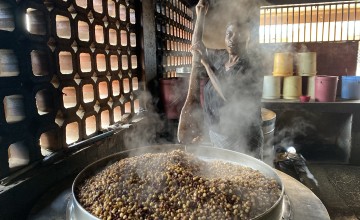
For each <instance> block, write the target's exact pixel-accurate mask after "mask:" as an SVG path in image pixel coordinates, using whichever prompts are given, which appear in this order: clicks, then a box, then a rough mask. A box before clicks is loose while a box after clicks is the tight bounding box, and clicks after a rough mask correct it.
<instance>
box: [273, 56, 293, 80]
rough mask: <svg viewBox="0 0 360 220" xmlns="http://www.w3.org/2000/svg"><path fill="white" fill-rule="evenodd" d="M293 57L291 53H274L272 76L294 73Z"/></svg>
mask: <svg viewBox="0 0 360 220" xmlns="http://www.w3.org/2000/svg"><path fill="white" fill-rule="evenodd" d="M293 65H294V58H293V55H292V53H275V55H274V71H273V75H274V76H292V75H293V73H294V68H293Z"/></svg>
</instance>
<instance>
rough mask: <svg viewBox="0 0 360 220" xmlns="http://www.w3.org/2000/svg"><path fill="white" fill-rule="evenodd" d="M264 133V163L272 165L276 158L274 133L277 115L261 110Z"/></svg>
mask: <svg viewBox="0 0 360 220" xmlns="http://www.w3.org/2000/svg"><path fill="white" fill-rule="evenodd" d="M261 118H262V131H263V134H264V144H263V161H264V162H265V163H267V164H271V163H272V160H273V157H274V146H273V145H274V131H275V122H276V114H275V112H273V111H271V110H269V109H266V108H261Z"/></svg>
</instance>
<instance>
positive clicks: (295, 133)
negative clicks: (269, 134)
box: [274, 112, 316, 150]
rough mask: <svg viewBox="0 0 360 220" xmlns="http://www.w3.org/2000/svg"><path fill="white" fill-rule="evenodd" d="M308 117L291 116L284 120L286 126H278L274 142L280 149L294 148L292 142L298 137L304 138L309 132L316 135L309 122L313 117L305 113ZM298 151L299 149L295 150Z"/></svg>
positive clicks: (313, 127)
mask: <svg viewBox="0 0 360 220" xmlns="http://www.w3.org/2000/svg"><path fill="white" fill-rule="evenodd" d="M307 116H308V117H306V118H305V117H301V116H296V115H292V116H290V117H289V118H288V119H287V120H286V124H283V125H279V129H278V130H277V132H276V136H275V140H274V142H275V143H276V144H277V146H280V147H289V146H295V145H296V143H295V142H294V140H295V139H296V138H298V137H306V136H307V135H308V134H309V132H311V131H313V133H316V127H315V125H314V124H313V123H312V122H311V121H310V120H309V119H310V118H313V117H314V116H313V115H312V114H311V113H309V112H307ZM297 150H299V149H297Z"/></svg>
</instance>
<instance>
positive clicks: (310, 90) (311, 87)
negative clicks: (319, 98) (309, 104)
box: [306, 76, 315, 99]
mask: <svg viewBox="0 0 360 220" xmlns="http://www.w3.org/2000/svg"><path fill="white" fill-rule="evenodd" d="M306 95H308V96H310V98H311V99H315V76H309V77H308V79H307V92H306Z"/></svg>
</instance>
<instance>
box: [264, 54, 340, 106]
mask: <svg viewBox="0 0 360 220" xmlns="http://www.w3.org/2000/svg"><path fill="white" fill-rule="evenodd" d="M294 63H295V67H296V71H295V75H294ZM316 74H317V68H316V53H315V52H303V53H297V54H296V55H295V56H294V55H293V54H292V53H289V52H288V53H275V55H274V70H273V74H272V75H271V76H264V84H263V98H264V99H280V98H281V97H282V98H283V99H289V100H299V99H300V100H301V101H304V102H307V101H309V100H310V98H311V99H314V100H315V101H317V102H333V101H335V97H336V89H337V81H338V77H337V76H325V75H322V76H316ZM303 84H304V85H303ZM303 88H304V91H303Z"/></svg>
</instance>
